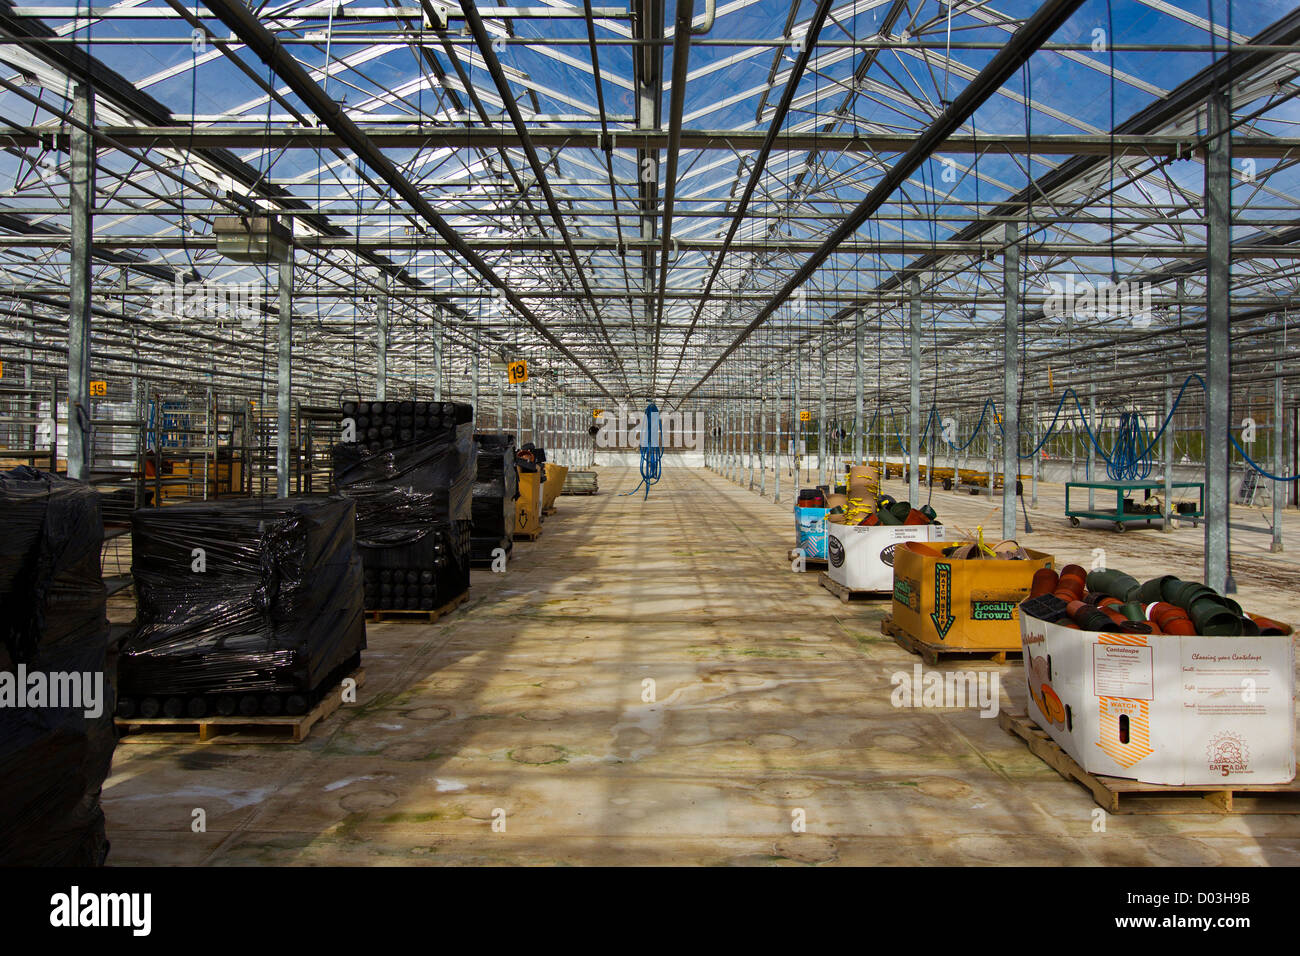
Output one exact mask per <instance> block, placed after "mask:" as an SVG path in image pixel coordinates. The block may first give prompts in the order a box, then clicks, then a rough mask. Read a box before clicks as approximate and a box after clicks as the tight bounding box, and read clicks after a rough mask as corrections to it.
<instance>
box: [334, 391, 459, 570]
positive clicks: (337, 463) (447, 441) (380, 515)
mask: <svg viewBox="0 0 1300 956" xmlns="http://www.w3.org/2000/svg"><path fill="white" fill-rule="evenodd" d="M389 404H391V403H389ZM443 404H445V405H453V406H454V407H455V408H457V409H461V408H464V409H468V408H469V406H467V405H459V404H456V403H450V402H448V403H443ZM473 435H474V429H473V425H471V424H469V423H464V424H459V425H456V426H454V427H451V428H446V429H442V430H440V431H436V432H434V431H430V432H427V433H426V437H424V438H421V439H414V440H411V441H408V442H405V443H398V444H394V445H389V446H385V447H384V448H383V449H382V450H380V451H378V452H375V453H372V452H371V451H370V449H369V447H368V446H367V445H363V444H361V443H359V442H351V443H342V444H338V445H335V446H334V450H333V465H334V487H335V489H336V490H337V491H338V492H339V493H340V494H343V495H346V496H347V497H349V498H352V499H353V500H355V501H356V503H357V542H358V543H359V544H362V545H365V546H366V547H386V546H389V545H399V544H410V543H412V542H414V541H416V540H418V539H419V538H421V537H423V536H424V535H426V534H428V533H429V532H430V531H431V530H432V529H433V528H434V527H435V526H437V525H440V524H444V523H446V522H449V521H469V520H470V518H471V514H470V509H471V501H472V497H473V485H474V476H475V473H476V465H477V451H478V447H477V446H476V445H475V444H474V438H473Z"/></svg>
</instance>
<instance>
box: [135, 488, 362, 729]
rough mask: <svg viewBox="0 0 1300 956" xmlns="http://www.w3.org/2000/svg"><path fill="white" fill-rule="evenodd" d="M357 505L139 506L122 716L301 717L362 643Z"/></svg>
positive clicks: (327, 501)
mask: <svg viewBox="0 0 1300 956" xmlns="http://www.w3.org/2000/svg"><path fill="white" fill-rule="evenodd" d="M355 510H356V508H355V505H354V504H353V502H351V501H349V500H348V499H346V498H341V497H338V496H330V497H326V496H323V495H322V496H313V497H297V498H252V499H231V500H228V501H208V502H194V503H190V504H178V505H170V506H168V507H165V508H142V509H140V510H139V511H136V512H135V513H134V514H133V515H132V517H131V532H132V533H131V554H132V565H131V573H132V575H133V577H134V579H135V589H136V603H137V607H138V610H137V615H136V622H135V628H134V630H133V632H132V634H131V635H130V636H129V637H128V638H127V640H126V642H125V643H124V645H123V647H122V652H121V658H120V661H119V671H120V675H121V687H122V696H121V699H120V701H119V706H118V716H120V717H122V718H124V719H130V718H133V717H146V718H152V717H168V718H173V719H178V718H190V719H198V718H202V717H206V716H212V715H219V716H233V715H235V714H239V715H241V716H245V717H252V716H257V715H260V716H266V717H274V716H278V715H280V714H291V715H296V714H302V713H305V712H306V711H307V710H308V709H309V708H310V707H311V706H313V705H314V704H315V703H316V702H317V701H318V700H319V699H320V697H321V695H322V694H323V693H325V692H327V691H328V690H329V689H330V688H332V687H334V686H336V685H337V684H338V682H339V680H340V679H341V678H342V677H345V676H347V674H349V673H350V672H351V671H353V670H355V669H356V667H357V664H358V663H359V662H360V655H361V651H362V649H363V648H364V647H365V646H366V625H365V616H364V613H363V611H364V608H363V605H362V588H361V558H360V555H359V554H358V552H357V547H356V542H355V537H354V533H355V519H354V515H355Z"/></svg>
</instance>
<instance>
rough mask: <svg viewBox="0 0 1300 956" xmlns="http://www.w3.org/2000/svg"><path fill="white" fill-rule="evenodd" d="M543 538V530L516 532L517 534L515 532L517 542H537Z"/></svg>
mask: <svg viewBox="0 0 1300 956" xmlns="http://www.w3.org/2000/svg"><path fill="white" fill-rule="evenodd" d="M541 536H542V529H541V528H538V529H537V530H536V531H516V532H515V540H516V541H536V540H537V539H538V538H540V537H541Z"/></svg>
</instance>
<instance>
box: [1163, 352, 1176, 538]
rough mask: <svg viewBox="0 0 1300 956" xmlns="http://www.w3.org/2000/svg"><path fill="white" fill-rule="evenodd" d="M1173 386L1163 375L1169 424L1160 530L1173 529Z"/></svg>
mask: <svg viewBox="0 0 1300 956" xmlns="http://www.w3.org/2000/svg"><path fill="white" fill-rule="evenodd" d="M1173 413H1174V388H1173V380H1172V379H1171V378H1170V377H1169V376H1168V375H1166V376H1165V418H1167V419H1168V420H1169V424H1168V425H1167V426H1166V427H1165V434H1164V449H1163V451H1164V457H1165V500H1164V505H1163V509H1164V521H1163V522H1161V530H1162V531H1173V530H1174V524H1173V515H1174V420H1173Z"/></svg>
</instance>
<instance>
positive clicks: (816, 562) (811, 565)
mask: <svg viewBox="0 0 1300 956" xmlns="http://www.w3.org/2000/svg"><path fill="white" fill-rule="evenodd" d="M798 550H799V549H798V548H791V549H790V550H789V551H787V552H786V555H785V559H786V560H787V561H791V562H793V561H794V560H795V558H797V557H798V555H797V554H795V552H796V551H798ZM803 565H804V567H805V568H807V569H809V570H812V571H817V570H824V569H825V568H826V559H825V558H810V557H808V555H804V558H803Z"/></svg>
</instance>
